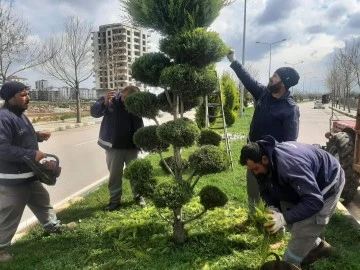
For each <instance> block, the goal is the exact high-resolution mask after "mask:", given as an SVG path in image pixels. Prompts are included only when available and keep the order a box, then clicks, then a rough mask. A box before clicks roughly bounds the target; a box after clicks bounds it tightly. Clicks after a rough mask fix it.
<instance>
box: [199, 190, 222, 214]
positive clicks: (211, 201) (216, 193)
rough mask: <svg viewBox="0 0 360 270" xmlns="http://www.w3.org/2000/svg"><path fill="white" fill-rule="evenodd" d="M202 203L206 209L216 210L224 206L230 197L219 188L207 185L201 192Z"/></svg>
mask: <svg viewBox="0 0 360 270" xmlns="http://www.w3.org/2000/svg"><path fill="white" fill-rule="evenodd" d="M199 195H200V203H201V204H202V205H203V206H204V208H205V209H214V208H215V207H222V206H224V205H225V204H226V203H227V201H228V197H227V196H226V194H225V193H224V192H222V191H221V190H220V189H219V188H218V187H215V186H211V185H207V186H205V187H203V188H202V190H201V191H200V194H199Z"/></svg>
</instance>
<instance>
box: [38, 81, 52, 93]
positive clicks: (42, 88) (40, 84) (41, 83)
mask: <svg viewBox="0 0 360 270" xmlns="http://www.w3.org/2000/svg"><path fill="white" fill-rule="evenodd" d="M48 87H49V82H48V81H47V80H38V81H35V88H36V89H37V90H39V91H45V90H47V88H48Z"/></svg>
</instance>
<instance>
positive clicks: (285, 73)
mask: <svg viewBox="0 0 360 270" xmlns="http://www.w3.org/2000/svg"><path fill="white" fill-rule="evenodd" d="M275 73H276V74H277V75H279V77H280V79H281V81H282V83H283V84H284V86H285V88H286V90H289V88H290V87H291V86H294V85H297V83H298V82H299V79H300V76H299V73H297V71H296V70H295V69H293V68H291V67H281V68H278V69H277V70H276V71H275Z"/></svg>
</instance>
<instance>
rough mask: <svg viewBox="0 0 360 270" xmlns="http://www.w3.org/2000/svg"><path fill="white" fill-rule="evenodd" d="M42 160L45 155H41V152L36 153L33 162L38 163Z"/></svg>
mask: <svg viewBox="0 0 360 270" xmlns="http://www.w3.org/2000/svg"><path fill="white" fill-rule="evenodd" d="M43 158H46V155H45V153H43V152H41V151H36V154H35V161H37V162H39V161H40V160H42V159H43Z"/></svg>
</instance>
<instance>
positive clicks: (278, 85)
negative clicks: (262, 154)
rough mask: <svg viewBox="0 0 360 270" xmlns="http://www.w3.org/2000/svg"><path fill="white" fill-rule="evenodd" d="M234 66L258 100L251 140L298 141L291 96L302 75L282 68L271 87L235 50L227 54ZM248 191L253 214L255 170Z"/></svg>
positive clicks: (248, 177)
mask: <svg viewBox="0 0 360 270" xmlns="http://www.w3.org/2000/svg"><path fill="white" fill-rule="evenodd" d="M227 58H228V59H229V61H230V62H231V65H230V67H231V68H232V69H233V70H234V71H235V73H236V75H237V76H238V78H239V79H240V81H241V82H242V83H243V85H244V86H245V88H246V89H247V90H248V91H249V92H250V93H251V95H252V96H253V97H254V99H255V104H254V107H255V111H254V115H253V118H252V121H251V124H250V132H249V136H248V140H249V141H250V142H255V141H257V140H259V139H260V138H261V137H263V136H264V135H271V136H273V137H274V138H275V139H276V140H277V141H278V142H284V141H296V139H297V137H298V132H299V117H300V112H299V107H298V106H297V105H296V103H295V101H294V99H293V97H292V96H291V95H290V91H289V88H290V87H292V86H294V85H296V84H297V83H298V81H299V78H300V76H299V74H298V73H297V72H296V70H295V69H293V68H291V67H282V68H279V69H277V70H276V71H275V73H274V75H273V76H272V77H271V78H269V83H268V85H267V86H265V85H262V84H261V83H259V82H258V81H256V80H255V79H254V78H253V77H252V76H251V75H250V74H249V73H248V72H247V71H246V70H245V69H244V67H243V66H242V65H241V64H240V63H239V62H238V61H237V60H236V58H235V52H234V51H233V50H231V51H230V52H229V54H228V55H227ZM246 180H247V193H248V204H249V210H250V215H251V214H253V213H254V210H255V208H254V205H255V204H257V203H259V201H260V193H259V186H258V184H257V181H256V179H255V176H254V175H253V173H252V172H251V171H249V170H248V171H247V175H246ZM248 224H249V220H246V221H245V222H244V223H242V224H236V227H237V228H238V229H243V228H244V227H245V226H246V225H248Z"/></svg>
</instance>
